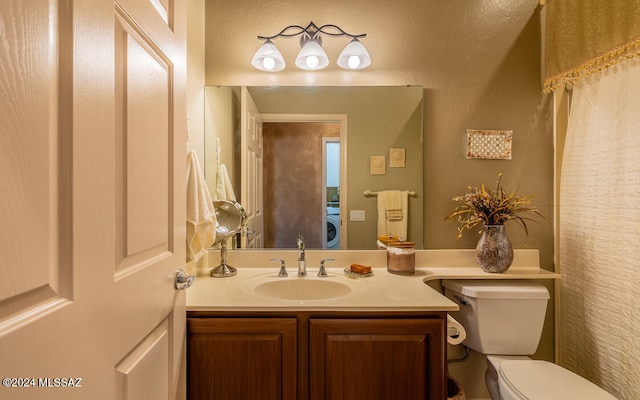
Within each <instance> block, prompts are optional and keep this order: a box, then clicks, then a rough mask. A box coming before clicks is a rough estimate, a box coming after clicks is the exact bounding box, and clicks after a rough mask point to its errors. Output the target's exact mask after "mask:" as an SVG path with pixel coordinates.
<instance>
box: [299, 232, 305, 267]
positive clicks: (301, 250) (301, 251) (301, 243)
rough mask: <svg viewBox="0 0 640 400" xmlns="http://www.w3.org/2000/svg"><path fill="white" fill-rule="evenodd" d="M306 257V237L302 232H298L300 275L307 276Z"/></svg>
mask: <svg viewBox="0 0 640 400" xmlns="http://www.w3.org/2000/svg"><path fill="white" fill-rule="evenodd" d="M305 264H306V261H305V257H304V238H303V237H302V232H300V233H298V276H307V267H306V265H305Z"/></svg>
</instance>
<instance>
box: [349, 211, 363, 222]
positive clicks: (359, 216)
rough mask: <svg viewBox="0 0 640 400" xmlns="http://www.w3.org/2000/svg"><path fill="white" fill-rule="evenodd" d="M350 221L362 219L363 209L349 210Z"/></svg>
mask: <svg viewBox="0 0 640 400" xmlns="http://www.w3.org/2000/svg"><path fill="white" fill-rule="evenodd" d="M349 220H350V221H364V210H351V211H349Z"/></svg>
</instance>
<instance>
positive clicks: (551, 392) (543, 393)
mask: <svg viewBox="0 0 640 400" xmlns="http://www.w3.org/2000/svg"><path fill="white" fill-rule="evenodd" d="M499 374H500V377H501V378H502V379H503V383H504V384H506V385H508V386H509V388H510V389H511V390H513V391H514V392H516V393H518V394H519V395H520V396H522V398H523V399H530V400H538V399H540V400H542V399H544V400H555V399H581V400H591V399H593V400H596V399H598V400H599V399H602V400H616V398H615V397H613V396H612V395H610V394H609V393H607V392H606V391H605V390H603V389H601V388H600V387H598V386H596V385H595V384H593V383H591V382H589V381H588V380H586V379H584V378H582V377H580V376H579V375H576V374H574V373H573V372H571V371H569V370H567V369H564V368H562V367H560V366H558V365H556V364H553V363H550V362H547V361H541V360H508V361H503V362H502V363H501V364H500V370H499Z"/></svg>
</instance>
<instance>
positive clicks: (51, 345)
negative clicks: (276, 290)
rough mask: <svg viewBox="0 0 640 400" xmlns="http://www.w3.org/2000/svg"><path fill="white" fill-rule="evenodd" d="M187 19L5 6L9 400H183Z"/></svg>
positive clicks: (1, 312) (0, 328)
mask: <svg viewBox="0 0 640 400" xmlns="http://www.w3.org/2000/svg"><path fill="white" fill-rule="evenodd" d="M184 3H185V2H183V1H168V0H152V1H148V0H117V1H115V2H114V1H113V0H74V1H67V0H58V1H55V0H54V1H49V0H28V1H24V0H3V1H2V2H0V32H1V33H0V36H1V37H3V41H2V44H0V65H1V67H0V69H1V70H2V79H0V121H2V122H1V123H0V129H1V130H2V132H1V134H0V191H1V194H0V210H1V212H2V215H1V217H0V270H1V272H2V275H3V277H2V279H0V352H1V353H2V356H1V358H0V376H2V378H4V379H5V380H4V381H3V387H0V398H2V399H176V398H183V397H184V393H185V381H184V377H185V373H184V371H185V368H184V356H185V354H184V344H185V331H184V330H185V325H186V323H185V294H184V292H182V291H180V292H179V291H177V290H176V289H175V288H174V275H175V270H176V268H178V267H181V266H183V265H184V264H185V220H186V218H185V199H186V196H185V180H186V179H185V154H186V146H185V137H186V134H185V104H184V103H185V99H184V93H185V87H184V85H185V65H184V62H185V48H186V46H185V25H186V12H185V11H186V10H185V5H184ZM25 386H30V387H25Z"/></svg>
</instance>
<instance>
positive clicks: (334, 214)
mask: <svg viewBox="0 0 640 400" xmlns="http://www.w3.org/2000/svg"><path fill="white" fill-rule="evenodd" d="M326 244H327V249H339V248H340V209H339V208H338V207H327V238H326Z"/></svg>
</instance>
